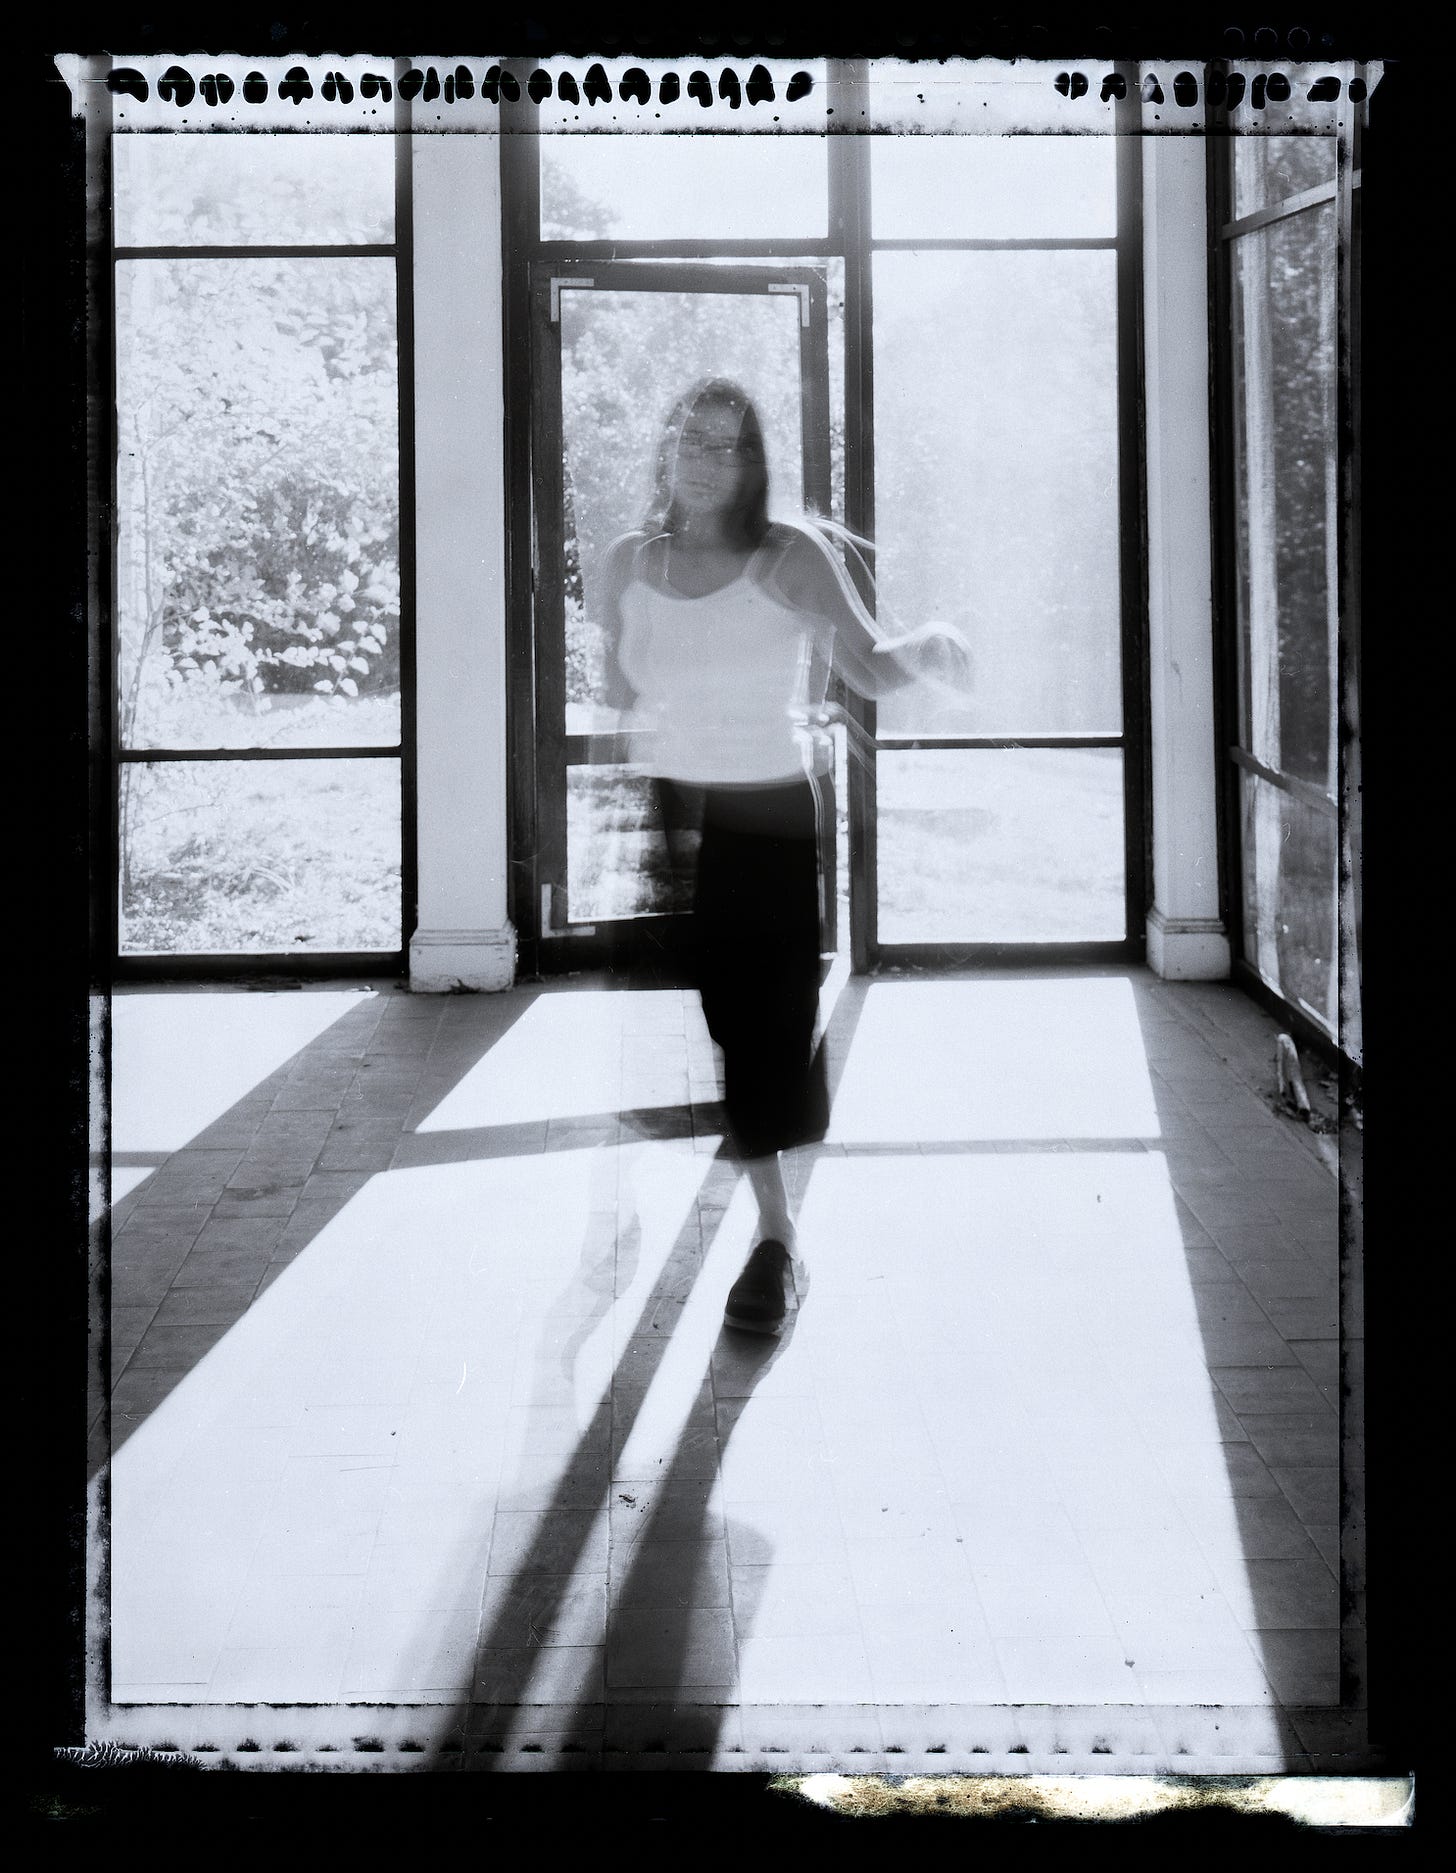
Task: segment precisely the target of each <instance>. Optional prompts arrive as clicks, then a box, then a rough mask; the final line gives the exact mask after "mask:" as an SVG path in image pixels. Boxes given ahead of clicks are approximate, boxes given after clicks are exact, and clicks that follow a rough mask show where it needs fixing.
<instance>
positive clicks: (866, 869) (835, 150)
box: [829, 60, 879, 974]
mask: <svg viewBox="0 0 1456 1873" xmlns="http://www.w3.org/2000/svg"><path fill="white" fill-rule="evenodd" d="M867 73H868V67H867V65H866V63H865V61H863V60H845V61H844V62H843V64H841V65H838V66H837V67H835V66H831V68H830V91H831V95H836V94H837V102H845V101H847V100H848V99H849V98H850V97H851V96H852V94H853V92H854V91H855V89H856V88H862V87H863V85H864V84H865V82H866V80H867ZM845 115H846V116H847V115H848V113H847V112H846V113H845ZM829 161H830V166H831V175H832V176H833V179H834V180H833V192H832V193H831V197H830V202H831V208H832V209H833V210H834V211H835V212H836V214H837V219H838V227H837V229H836V232H837V233H838V235H839V237H840V240H841V242H842V245H843V251H844V406H845V407H844V503H845V520H846V522H847V523H848V525H849V527H850V529H851V530H852V531H853V532H855V533H858V534H860V535H862V536H863V537H864V538H865V539H867V540H873V539H874V537H875V530H874V529H875V489H874V388H875V386H874V343H873V326H874V289H873V280H872V268H873V256H872V254H871V251H870V230H871V226H872V222H871V213H872V205H871V201H870V144H869V142H868V139H867V137H866V135H865V134H863V133H858V132H855V133H846V134H844V135H841V136H837V137H833V138H831V139H830V145H829ZM836 167H837V173H836ZM869 558H870V562H871V567H872V568H873V562H874V552H873V549H870V551H869ZM850 572H851V577H853V579H854V580H855V583H856V586H857V587H858V588H859V591H860V595H861V597H862V598H863V599H864V601H865V603H866V604H867V605H869V606H870V607H871V608H873V605H874V591H873V588H872V585H871V584H870V582H869V580H868V579H867V578H866V577H865V575H864V574H863V572H862V571H861V569H860V566H859V564H858V562H857V561H854V562H852V563H851V567H850ZM844 700H845V708H846V711H847V713H848V714H849V715H851V716H852V717H853V719H854V720H855V721H856V722H858V723H859V725H860V726H861V728H862V729H863V730H864V732H865V736H866V737H867V738H868V741H869V744H870V745H869V746H868V748H862V749H861V750H860V751H859V754H858V758H856V741H857V738H856V737H854V736H853V735H851V736H850V738H849V763H848V767H849V773H848V779H849V827H850V840H849V925H850V967H851V968H852V969H853V970H854V971H855V973H856V974H864V973H867V972H868V971H869V970H870V969H872V968H873V967H874V964H875V961H876V957H877V952H878V942H879V906H878V894H879V881H878V869H879V868H878V851H877V843H878V837H877V835H878V828H877V826H876V822H875V812H876V805H875V799H876V786H875V758H874V746H873V743H874V735H875V705H874V703H873V702H870V701H865V700H861V698H859V697H858V696H855V695H854V694H852V693H850V692H848V691H846V693H845V698H844Z"/></svg>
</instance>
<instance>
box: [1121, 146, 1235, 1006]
mask: <svg viewBox="0 0 1456 1873" xmlns="http://www.w3.org/2000/svg"><path fill="white" fill-rule="evenodd" d="M1142 155H1143V337H1144V355H1145V360H1146V374H1147V375H1146V395H1147V404H1146V408H1147V475H1148V490H1147V494H1148V624H1149V633H1150V658H1149V665H1150V672H1151V688H1152V698H1151V700H1152V720H1151V722H1150V725H1149V726H1150V728H1151V733H1152V757H1153V758H1152V769H1153V798H1152V819H1153V907H1152V910H1151V911H1150V912H1149V915H1148V923H1147V940H1148V962H1149V964H1150V965H1151V966H1152V968H1154V969H1155V970H1156V971H1157V972H1158V974H1159V975H1161V976H1169V977H1176V978H1181V979H1185V980H1186V979H1192V978H1205V979H1206V978H1221V977H1224V976H1227V975H1228V973H1229V945H1228V937H1227V934H1226V932H1225V929H1224V925H1223V922H1222V919H1221V918H1220V916H1219V902H1218V816H1217V788H1218V749H1217V747H1216V746H1215V740H1214V715H1213V699H1214V682H1215V671H1214V658H1213V539H1212V530H1211V517H1210V512H1209V385H1208V264H1207V254H1206V250H1205V245H1204V243H1205V240H1206V213H1207V210H1206V201H1205V178H1204V164H1205V152H1204V147H1203V142H1202V139H1201V138H1198V137H1178V136H1159V135H1154V136H1147V137H1144V138H1143V143H1142Z"/></svg>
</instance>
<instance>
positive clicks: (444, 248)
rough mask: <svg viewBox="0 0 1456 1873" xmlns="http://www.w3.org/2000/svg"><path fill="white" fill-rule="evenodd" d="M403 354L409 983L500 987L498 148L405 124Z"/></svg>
mask: <svg viewBox="0 0 1456 1873" xmlns="http://www.w3.org/2000/svg"><path fill="white" fill-rule="evenodd" d="M412 160H413V167H414V190H413V195H414V252H415V267H414V323H415V338H414V368H415V517H416V567H417V571H416V582H415V589H416V647H417V648H416V669H417V695H418V703H417V713H416V734H417V738H418V739H417V772H418V788H419V800H418V818H417V823H418V836H419V923H418V927H417V928H416V930H415V931H414V933H413V935H412V937H411V939H410V946H409V951H410V986H411V987H412V988H415V989H427V990H428V989H435V990H439V989H450V988H455V987H464V988H472V989H502V988H509V986H510V984H511V982H512V980H513V978H514V974H515V954H516V943H515V932H514V930H513V929H512V928H511V924H510V921H509V919H508V917H507V915H506V859H507V849H506V839H507V824H508V822H507V814H506V590H505V506H504V488H503V473H504V464H503V459H502V433H503V422H504V409H505V397H504V390H505V386H504V361H503V357H502V351H501V246H500V164H499V140H498V138H497V137H496V136H493V135H488V134H484V133H476V134H473V135H464V136H416V137H415V138H414V139H413V159H412Z"/></svg>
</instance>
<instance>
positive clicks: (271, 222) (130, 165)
mask: <svg viewBox="0 0 1456 1873" xmlns="http://www.w3.org/2000/svg"><path fill="white" fill-rule="evenodd" d="M111 148H112V151H113V162H114V170H113V178H114V179H113V185H112V187H113V200H114V202H115V205H116V207H115V224H114V225H115V238H116V244H117V246H118V247H182V246H189V247H190V246H194V245H196V246H211V247H243V246H249V247H253V246H267V247H306V246H312V245H315V244H322V243H324V242H328V243H338V244H341V245H342V244H346V243H347V244H350V245H354V244H358V243H361V242H369V243H371V244H372V243H375V242H386V241H392V240H393V239H394V138H393V137H392V136H389V135H383V134H380V133H378V132H373V131H371V132H368V133H367V134H360V135H354V136H349V135H344V134H338V135H334V136H308V135H293V134H291V133H290V134H280V133H276V132H268V133H262V132H260V133H258V134H256V135H251V136H249V135H241V134H237V135H220V136H202V135H185V136H184V135H181V134H178V135H175V136H167V135H151V136H139V135H131V136H128V135H122V136H117V137H113V139H112V143H111Z"/></svg>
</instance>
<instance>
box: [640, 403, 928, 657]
mask: <svg viewBox="0 0 1456 1873" xmlns="http://www.w3.org/2000/svg"><path fill="white" fill-rule="evenodd" d="M705 408H706V409H720V410H727V411H730V412H731V413H732V414H734V415H736V416H737V417H738V419H739V420H738V436H737V456H738V469H739V473H738V487H737V489H736V490H735V493H734V496H733V499H732V501H731V502H730V504H729V507H728V512H727V515H726V517H725V518H726V522H727V531H728V533H729V535H730V537H735V538H737V539H738V541H739V542H740V543H741V544H742V545H744V546H747V547H758V546H761V545H762V544H763V541H764V540H765V539H766V538H767V536H768V531H769V526H770V522H769V517H768V455H767V451H766V449H765V448H764V441H763V425H762V424H761V423H760V421H759V418H758V411H757V410H756V409H755V408H754V405H753V399H752V398H751V397H750V396H749V395H748V393H747V391H745V390H744V389H743V388H742V387H741V386H740V385H738V384H735V383H734V382H733V381H732V379H731V378H727V377H705V378H701V379H700V380H699V381H698V382H697V383H696V384H694V385H693V386H692V388H691V389H690V390H688V391H686V392H685V393H684V394H683V395H682V396H681V397H679V398H678V400H677V402H676V403H675V404H674V405H673V406H672V410H671V413H670V414H669V416H668V418H667V421H666V423H665V424H664V425H663V429H662V435H661V437H660V438H659V440H658V444H657V459H656V462H655V464H654V468H653V493H652V503H651V505H650V507H649V508H648V510H647V513H646V514H645V515H644V517H643V520H642V532H643V534H644V535H645V536H646V538H647V539H649V540H650V539H652V538H654V537H656V536H659V535H661V534H664V533H674V532H676V531H677V528H678V527H679V525H680V524H681V520H682V515H681V512H680V510H679V507H678V504H677V500H676V497H675V495H674V491H673V490H674V482H675V480H676V475H677V451H678V444H679V442H680V441H681V439H682V433H683V430H684V429H685V428H686V427H687V425H688V423H689V421H690V420H691V418H692V417H693V415H694V414H695V413H696V412H697V411H698V410H700V409H705ZM781 524H783V525H789V526H792V527H793V528H794V529H795V531H796V532H799V533H801V534H803V535H805V536H806V537H807V538H808V539H809V540H811V541H812V542H813V544H814V545H815V546H816V547H817V548H818V550H819V552H820V554H821V555H822V556H823V558H824V560H825V561H826V563H827V564H828V566H829V568H830V570H831V571H832V572H833V574H834V577H835V579H836V581H837V582H838V585H839V589H840V592H841V594H842V595H843V598H844V602H845V604H846V606H847V607H848V608H849V610H850V611H851V612H853V613H854V615H855V616H856V617H857V618H858V619H859V620H860V622H861V624H862V625H863V626H864V628H865V630H866V631H867V632H868V633H869V635H870V636H871V637H872V638H873V639H874V641H875V643H876V644H877V645H878V646H879V647H880V648H881V649H884V650H897V649H908V648H910V647H912V646H914V645H917V644H921V643H924V642H925V641H927V640H929V639H933V638H935V637H947V636H948V637H952V638H954V639H956V641H957V642H959V643H960V644H961V646H962V647H963V648H965V639H964V637H962V635H961V634H960V633H959V632H958V631H956V630H955V628H954V627H953V626H950V625H946V624H942V623H940V622H934V623H930V624H923V625H920V626H918V627H916V628H913V629H909V630H907V629H905V628H904V627H903V626H902V625H900V624H899V623H898V621H897V620H894V619H891V618H888V617H886V616H885V615H884V606H883V603H882V602H878V603H876V602H875V575H874V571H873V568H872V566H871V564H870V561H869V560H868V559H867V558H866V553H873V552H874V543H873V541H871V540H867V539H865V538H864V537H863V535H861V534H858V533H851V532H850V530H849V528H848V527H844V526H841V525H840V524H839V522H838V521H834V520H830V519H829V518H828V517H827V516H825V515H822V514H804V515H802V516H795V518H794V520H793V521H790V522H781ZM836 547H837V548H838V549H839V550H836ZM842 554H847V555H848V556H849V558H850V559H851V560H853V561H854V562H855V563H856V565H857V566H858V568H859V572H860V577H861V581H862V583H863V586H864V588H865V589H866V590H867V591H868V592H869V593H870V594H871V602H872V604H874V609H873V610H872V609H870V607H868V606H866V604H865V601H864V599H863V598H862V597H861V596H860V593H859V591H857V590H856V588H855V583H854V581H853V580H852V579H851V578H850V576H849V573H848V572H847V570H846V568H845V563H844V558H843V557H842ZM876 612H879V613H880V614H881V615H879V616H877V615H876ZM933 687H936V688H940V687H943V686H942V685H939V684H936V685H933Z"/></svg>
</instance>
